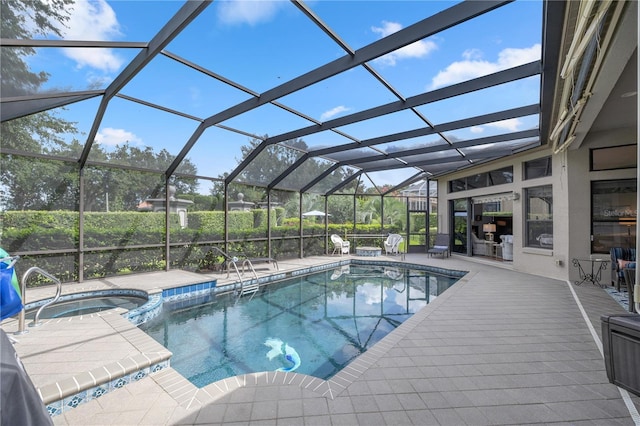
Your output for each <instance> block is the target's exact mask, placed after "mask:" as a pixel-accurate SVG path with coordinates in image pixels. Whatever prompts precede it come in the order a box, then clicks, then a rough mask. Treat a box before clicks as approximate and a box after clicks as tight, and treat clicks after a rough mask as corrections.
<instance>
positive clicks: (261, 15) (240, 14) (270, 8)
mask: <svg viewBox="0 0 640 426" xmlns="http://www.w3.org/2000/svg"><path fill="white" fill-rule="evenodd" d="M283 4H286V2H282V1H243V0H228V1H221V2H219V3H218V5H219V9H218V10H219V13H218V17H219V18H220V20H221V21H223V22H225V23H227V24H243V23H246V24H249V25H255V24H257V23H260V22H264V21H268V20H270V19H271V18H272V17H273V16H274V15H275V14H276V12H277V11H278V9H279V8H280V7H281V6H282V5H283Z"/></svg>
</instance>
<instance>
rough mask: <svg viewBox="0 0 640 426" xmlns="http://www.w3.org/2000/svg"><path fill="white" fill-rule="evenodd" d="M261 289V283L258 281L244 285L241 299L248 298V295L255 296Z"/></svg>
mask: <svg viewBox="0 0 640 426" xmlns="http://www.w3.org/2000/svg"><path fill="white" fill-rule="evenodd" d="M259 288H260V283H259V282H258V280H256V281H255V282H254V283H251V284H244V283H243V284H242V289H241V290H240V297H242V296H246V295H247V294H253V293H255V292H256V291H258V289H259Z"/></svg>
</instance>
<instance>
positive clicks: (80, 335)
mask: <svg viewBox="0 0 640 426" xmlns="http://www.w3.org/2000/svg"><path fill="white" fill-rule="evenodd" d="M345 258H346V257H342V258H340V257H337V256H336V257H317V258H307V259H300V260H298V259H294V260H290V261H280V262H279V264H280V272H283V271H292V270H296V269H299V268H302V267H308V266H310V265H321V264H326V263H333V262H336V261H337V260H340V259H345ZM376 260H393V261H399V260H400V258H399V257H394V256H382V257H379V258H376ZM405 261H406V262H410V263H418V264H425V265H430V266H435V267H442V268H449V269H455V270H464V271H469V273H468V274H467V275H466V276H465V277H463V278H462V279H461V281H460V282H458V283H457V284H456V285H455V286H453V287H452V288H450V289H449V290H447V291H446V292H445V293H444V294H443V295H441V296H440V297H438V298H437V299H436V300H435V301H434V302H432V303H430V304H429V305H428V306H427V307H425V308H424V309H422V310H421V311H420V312H418V313H417V314H415V315H414V316H413V317H412V318H411V319H410V320H408V321H406V322H405V323H404V324H402V325H401V326H400V327H399V328H398V329H397V330H395V331H394V332H393V333H392V334H390V335H389V336H387V337H386V338H384V339H383V340H382V341H380V342H379V343H378V344H376V345H375V346H374V347H373V348H372V349H370V350H369V351H368V352H367V353H365V354H363V355H362V356H360V357H359V358H358V359H357V360H356V361H354V362H353V363H352V364H351V365H350V366H349V367H347V369H345V370H343V373H342V375H341V377H338V378H335V380H334V379H332V380H330V381H329V382H324V381H321V380H319V379H314V378H311V377H308V376H303V375H299V374H290V373H289V374H288V375H286V374H284V373H276V372H268V373H261V374H250V375H245V376H239V377H237V378H232V379H227V380H224V381H222V382H218V383H216V384H212V385H209V386H206V387H205V388H202V389H197V388H195V387H194V386H192V385H191V384H190V383H189V382H188V381H186V380H185V379H184V378H182V377H181V376H180V375H179V374H178V373H177V372H175V370H173V369H171V368H164V369H162V370H160V371H158V372H156V373H154V374H149V375H146V376H145V377H144V378H141V379H140V380H138V381H135V382H132V383H130V384H127V385H126V386H124V387H122V388H120V389H117V390H115V391H113V392H109V393H106V394H104V395H103V396H101V397H99V398H96V399H93V400H91V401H90V402H88V403H84V404H80V405H78V406H77V407H76V408H73V409H70V410H68V411H64V412H63V413H62V414H59V415H57V416H54V417H53V421H54V424H56V425H138V424H146V425H197V424H238V425H240V424H256V425H281V424H284V425H303V424H304V425H309V424H318V425H377V424H389V425H410V424H415V425H498V424H500V425H503V424H560V423H565V424H592V425H610V424H615V425H633V424H640V418H638V417H634V416H637V411H638V409H640V398H638V397H635V396H633V395H630V396H628V395H629V394H626V392H622V393H621V392H620V390H619V389H618V388H617V387H616V386H614V385H611V384H610V383H609V382H608V379H607V376H606V371H605V367H604V361H603V358H602V352H601V343H600V341H601V336H600V334H601V325H600V316H601V315H603V314H624V313H625V311H624V309H623V308H622V307H621V306H620V305H619V304H618V303H617V302H616V301H614V300H613V298H612V297H611V296H609V295H608V294H607V293H606V291H605V290H603V289H600V288H597V287H595V286H591V285H582V286H575V285H573V284H570V283H567V282H565V281H559V280H553V279H548V278H541V277H538V276H534V275H528V274H522V273H518V272H514V271H511V270H510V269H509V268H508V266H507V265H504V264H495V263H492V262H476V261H473V260H470V259H467V258H463V257H458V256H452V257H450V258H445V259H439V258H428V257H427V256H426V255H414V254H408V255H406V260H405ZM258 272H259V275H262V274H267V273H269V272H272V271H268V270H267V269H262V268H261V269H259V270H258ZM207 279H217V280H218V282H219V284H224V283H225V282H227V280H226V275H222V274H211V275H205V274H195V273H189V272H183V271H171V272H160V273H149V274H144V275H136V276H123V277H117V278H109V279H104V280H94V281H86V282H84V283H81V284H72V285H66V286H65V289H64V294H67V293H71V292H80V291H88V290H95V289H107V288H137V289H142V290H146V291H150V292H155V291H159V290H160V289H162V288H171V287H176V286H180V285H186V284H192V283H195V282H202V281H206V280H207ZM52 294H53V289H51V288H44V289H29V290H28V291H27V299H28V301H33V300H39V299H42V298H44V297H51V295H52ZM16 327H17V324H16V322H15V321H14V320H6V321H4V322H3V323H2V328H3V329H4V330H5V331H6V332H7V333H8V334H10V335H12V334H11V333H12V331H14V330H15V329H16ZM14 337H15V338H16V339H17V340H18V341H19V343H17V344H16V345H15V348H16V350H17V352H18V354H19V355H20V357H21V359H22V362H23V363H24V365H25V368H26V370H27V372H28V373H29V375H30V376H31V378H32V380H33V382H34V383H35V385H36V386H37V387H39V388H40V389H42V390H47V392H49V391H50V390H51V388H52V387H55V388H57V389H60V388H64V387H65V386H74V385H77V384H78V383H77V382H78V381H79V379H78V378H83V377H84V378H87V380H90V378H88V377H95V376H96V375H97V372H99V371H101V370H102V371H106V372H107V373H104V374H109V371H110V370H111V369H114V368H116V369H117V368H122V369H126V368H128V364H131V363H132V362H134V361H131V360H140V359H152V361H150V363H153V360H158V359H162V358H163V357H165V356H167V354H166V353H165V350H164V349H163V348H162V347H161V346H159V345H157V344H155V342H153V341H151V339H150V338H148V337H147V336H146V335H145V334H144V333H142V332H141V331H139V330H138V329H137V328H136V327H135V326H133V325H132V324H130V323H129V322H128V321H127V320H125V319H124V318H122V317H121V316H120V315H119V312H117V311H113V310H112V311H107V312H103V313H100V314H99V315H98V314H94V315H88V316H82V317H72V318H62V319H57V320H49V321H45V323H44V324H43V325H41V326H39V327H34V328H29V333H27V334H24V335H20V336H14ZM105 367H106V368H105ZM87 372H93V374H92V375H87ZM74 378H75V379H74ZM56 383H57V385H56ZM624 394H626V395H625V397H624V398H623V396H622V395H624Z"/></svg>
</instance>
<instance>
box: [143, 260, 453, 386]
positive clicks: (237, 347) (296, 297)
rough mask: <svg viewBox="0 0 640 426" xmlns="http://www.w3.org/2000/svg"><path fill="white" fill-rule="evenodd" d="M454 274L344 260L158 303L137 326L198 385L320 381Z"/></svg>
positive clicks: (449, 281)
mask: <svg viewBox="0 0 640 426" xmlns="http://www.w3.org/2000/svg"><path fill="white" fill-rule="evenodd" d="M458 279H459V277H447V276H442V275H435V274H433V273H429V272H426V271H422V270H404V269H398V268H389V267H384V266H364V265H357V266H356V265H347V266H342V267H339V268H338V269H335V270H328V271H323V272H320V273H315V274H312V275H307V276H302V277H296V278H292V279H288V280H286V281H282V282H279V283H274V284H269V285H267V286H263V287H261V289H260V290H259V292H258V293H257V294H255V295H254V297H252V298H251V297H248V296H245V297H243V298H241V299H236V297H234V296H233V295H231V294H227V295H219V296H218V297H216V298H215V300H213V301H212V302H210V303H207V304H204V305H199V306H197V307H195V308H189V309H188V310H172V309H171V304H169V303H165V304H164V307H163V311H164V312H163V314H162V315H161V316H160V317H158V318H156V319H154V320H152V321H150V322H148V323H146V324H144V325H141V326H140V328H141V329H143V330H144V331H145V332H147V333H148V334H149V335H150V336H152V337H153V338H154V339H155V340H157V341H158V342H160V343H161V344H163V345H164V346H165V347H166V348H167V349H169V350H170V351H171V352H172V353H173V357H172V358H171V366H172V367H173V368H175V369H176V370H177V371H178V372H179V373H180V374H182V375H183V376H185V377H186V378H187V379H189V380H190V381H191V382H192V383H193V384H195V385H196V386H199V387H202V386H206V385H208V384H210V383H213V382H215V381H218V380H221V379H224V378H227V377H231V376H236V375H240V374H246V373H251V372H259V371H269V370H278V369H281V371H293V370H295V372H297V373H303V374H308V375H312V376H315V377H319V378H322V379H328V378H330V377H331V376H333V375H335V374H336V373H337V372H338V371H340V370H341V369H342V368H343V367H345V366H346V365H347V364H348V363H349V362H351V361H352V360H353V359H354V358H356V357H357V356H358V355H360V354H361V353H363V352H365V351H366V350H367V349H368V348H370V347H371V346H372V345H374V344H375V343H376V342H378V341H379V340H380V339H382V338H383V337H384V336H386V335H387V334H388V333H389V332H391V331H393V330H394V329H395V328H396V327H398V326H399V325H400V324H401V323H402V322H403V321H405V320H406V319H407V318H409V317H411V315H412V314H413V313H415V312H417V311H418V310H419V309H421V308H422V307H424V306H425V305H427V304H428V303H429V302H430V301H431V300H433V299H434V298H435V297H437V296H438V295H439V294H441V293H442V292H443V291H444V290H446V289H447V288H449V287H450V286H451V285H452V284H453V283H454V282H456V281H457V280H458ZM296 357H299V359H296ZM296 364H298V365H296Z"/></svg>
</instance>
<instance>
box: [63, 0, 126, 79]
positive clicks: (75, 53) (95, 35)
mask: <svg viewBox="0 0 640 426" xmlns="http://www.w3.org/2000/svg"><path fill="white" fill-rule="evenodd" d="M69 12H70V18H69V22H68V23H67V26H68V28H66V29H65V30H64V38H65V39H67V40H111V39H113V38H115V37H117V36H119V35H120V34H121V33H120V24H119V23H118V19H117V18H116V14H115V12H114V11H113V9H112V8H111V6H109V5H108V4H107V3H106V1H105V0H97V1H91V2H89V1H77V2H75V3H74V4H73V6H71V8H70V10H69ZM64 53H65V55H67V56H68V57H69V58H71V59H73V60H74V61H76V63H77V65H78V68H82V67H85V66H89V67H92V68H95V69H99V70H102V71H105V72H114V71H117V70H119V69H120V67H121V66H122V63H123V61H124V60H123V59H122V58H120V57H118V56H117V55H115V54H114V53H113V51H112V50H111V49H104V48H92V49H89V48H78V49H76V48H74V49H64Z"/></svg>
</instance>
